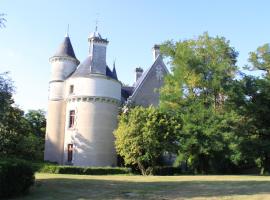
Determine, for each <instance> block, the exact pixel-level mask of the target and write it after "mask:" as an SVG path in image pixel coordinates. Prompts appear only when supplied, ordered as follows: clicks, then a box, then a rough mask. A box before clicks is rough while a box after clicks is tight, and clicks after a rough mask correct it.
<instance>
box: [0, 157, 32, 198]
mask: <svg viewBox="0 0 270 200" xmlns="http://www.w3.org/2000/svg"><path fill="white" fill-rule="evenodd" d="M34 181H35V176H34V170H33V168H32V166H31V164H29V163H27V162H25V161H23V160H19V159H7V158H0V198H3V197H14V196H18V195H21V194H25V193H27V192H28V190H29V188H30V186H31V185H33V184H34Z"/></svg>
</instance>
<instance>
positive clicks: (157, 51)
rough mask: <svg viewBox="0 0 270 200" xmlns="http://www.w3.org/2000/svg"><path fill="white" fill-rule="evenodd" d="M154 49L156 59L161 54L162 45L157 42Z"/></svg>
mask: <svg viewBox="0 0 270 200" xmlns="http://www.w3.org/2000/svg"><path fill="white" fill-rule="evenodd" d="M152 50H153V59H154V61H155V60H156V59H157V57H158V56H159V54H160V46H159V45H157V44H155V45H154V47H153V48H152Z"/></svg>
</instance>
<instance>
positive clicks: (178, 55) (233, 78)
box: [114, 33, 270, 174]
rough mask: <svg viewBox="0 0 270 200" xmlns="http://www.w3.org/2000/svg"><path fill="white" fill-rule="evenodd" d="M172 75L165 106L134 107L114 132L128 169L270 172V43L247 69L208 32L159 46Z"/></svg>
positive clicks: (163, 93)
mask: <svg viewBox="0 0 270 200" xmlns="http://www.w3.org/2000/svg"><path fill="white" fill-rule="evenodd" d="M161 50H162V54H163V56H164V57H165V58H167V59H168V60H169V61H170V65H171V74H169V75H168V76H167V77H166V78H165V84H164V87H163V88H162V89H161V90H160V107H159V108H152V107H150V108H140V107H135V108H129V109H128V111H127V109H125V111H127V112H125V113H122V114H121V116H120V123H119V127H118V129H117V130H116V131H115V132H114V134H115V137H116V149H117V152H118V153H119V154H120V156H122V158H123V160H124V162H125V164H129V165H133V166H135V167H137V168H139V169H140V170H141V171H142V173H143V174H151V171H152V170H153V168H154V167H155V166H157V165H162V162H160V160H162V158H164V157H166V156H167V157H168V155H176V159H174V166H176V167H181V168H182V169H183V170H184V171H186V172H188V173H195V174H197V173H201V174H205V173H246V172H248V171H251V170H255V171H256V170H257V171H258V170H259V171H260V173H261V174H266V173H269V172H270V46H269V44H265V45H263V46H261V47H259V48H258V49H257V50H256V51H254V52H251V53H250V57H249V64H248V65H246V66H244V67H245V69H248V70H260V71H261V72H262V73H261V75H260V76H259V77H256V76H251V75H247V74H245V73H243V70H241V69H240V68H239V66H237V57H238V52H237V51H236V50H235V49H234V48H233V47H231V46H230V43H229V41H228V40H226V39H225V38H224V37H211V36H209V35H208V34H207V33H205V34H203V35H201V36H199V37H198V38H196V39H190V40H183V41H179V42H173V41H168V42H166V43H164V44H163V45H162V46H161Z"/></svg>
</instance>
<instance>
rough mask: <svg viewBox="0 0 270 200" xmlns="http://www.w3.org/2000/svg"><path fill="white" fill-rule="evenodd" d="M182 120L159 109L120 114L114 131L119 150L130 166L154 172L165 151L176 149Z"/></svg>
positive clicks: (152, 108)
mask: <svg viewBox="0 0 270 200" xmlns="http://www.w3.org/2000/svg"><path fill="white" fill-rule="evenodd" d="M180 131H181V121H179V118H177V117H176V116H172V115H170V114H169V113H166V112H162V111H160V110H159V109H157V108H154V107H149V108H142V107H135V108H133V109H130V110H129V111H128V112H126V113H122V115H120V117H119V124H118V128H117V129H116V130H115V131H114V135H115V138H116V141H115V146H116V151H117V153H118V154H119V155H120V156H122V157H123V159H124V161H125V164H126V165H129V164H131V165H136V166H138V168H139V169H140V171H141V173H142V174H143V175H149V174H151V173H152V170H153V167H154V166H155V165H156V164H157V160H158V158H160V157H161V156H162V155H163V154H164V153H165V152H174V151H175V149H176V146H177V137H176V136H177V135H179V134H180V133H179V132H180Z"/></svg>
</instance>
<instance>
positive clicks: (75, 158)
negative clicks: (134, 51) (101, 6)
mask: <svg viewBox="0 0 270 200" xmlns="http://www.w3.org/2000/svg"><path fill="white" fill-rule="evenodd" d="M89 42H90V48H89V49H90V51H89V56H88V57H87V58H86V60H85V61H84V62H82V63H81V64H80V65H79V67H78V68H77V70H76V71H75V72H74V73H73V74H72V76H71V77H69V78H68V80H67V82H66V91H67V96H66V99H67V106H66V125H65V143H64V151H65V153H64V163H66V164H71V165H76V166H115V165H116V152H115V148H114V136H113V131H114V129H115V128H116V127H117V116H118V111H119V106H120V102H121V83H120V82H119V81H118V80H117V74H116V70H115V67H114V69H113V70H111V69H110V68H109V67H108V66H107V65H106V46H107V44H108V40H106V39H103V38H102V37H101V35H100V34H99V33H98V32H97V31H96V32H94V33H93V34H91V35H90V37H89Z"/></svg>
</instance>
